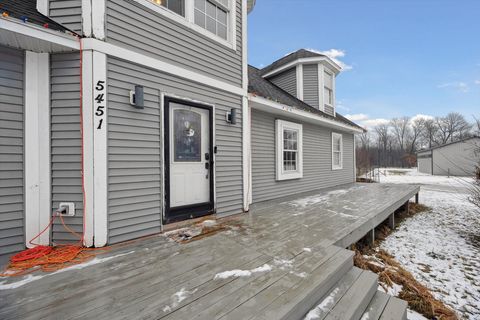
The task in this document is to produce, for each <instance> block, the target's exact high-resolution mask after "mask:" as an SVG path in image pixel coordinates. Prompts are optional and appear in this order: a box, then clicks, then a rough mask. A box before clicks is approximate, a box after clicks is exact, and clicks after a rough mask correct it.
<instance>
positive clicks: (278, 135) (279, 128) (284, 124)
mask: <svg viewBox="0 0 480 320" xmlns="http://www.w3.org/2000/svg"><path fill="white" fill-rule="evenodd" d="M285 129H290V130H295V131H297V134H298V136H297V137H298V144H297V147H298V150H297V152H298V159H297V170H296V171H287V172H285V171H284V170H283V130H285ZM275 150H276V163H275V176H276V180H277V181H281V180H291V179H300V178H302V177H303V126H302V125H301V124H300V123H295V122H290V121H285V120H279V119H277V120H275Z"/></svg>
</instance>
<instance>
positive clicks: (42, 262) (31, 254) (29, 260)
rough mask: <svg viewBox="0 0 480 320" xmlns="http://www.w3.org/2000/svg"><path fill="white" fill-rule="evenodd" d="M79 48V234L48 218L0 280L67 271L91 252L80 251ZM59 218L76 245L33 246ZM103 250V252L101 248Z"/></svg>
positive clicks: (13, 258)
mask: <svg viewBox="0 0 480 320" xmlns="http://www.w3.org/2000/svg"><path fill="white" fill-rule="evenodd" d="M78 42H79V46H80V140H81V176H82V197H83V231H82V234H81V235H80V234H78V233H77V232H75V231H73V230H72V229H71V228H70V227H68V226H67V225H66V224H65V221H64V220H63V217H62V216H61V215H56V214H55V213H54V214H53V215H52V218H51V219H50V222H49V223H48V225H47V226H46V227H45V229H43V230H42V231H41V232H40V233H39V234H38V235H36V236H35V237H34V238H33V239H32V240H30V241H29V243H30V244H31V245H35V247H33V248H30V249H27V250H24V251H22V252H20V253H17V254H16V255H14V256H12V257H11V258H10V263H9V265H8V266H7V268H6V270H5V271H4V272H3V273H0V277H11V276H20V275H24V274H27V273H30V272H33V271H36V270H43V271H56V270H59V269H63V268H66V267H69V266H71V265H74V264H79V263H82V262H85V261H87V260H89V259H91V258H92V257H93V256H94V254H92V251H93V250H98V249H95V248H86V247H84V240H85V221H86V214H85V208H86V197H85V178H84V174H83V173H84V161H83V154H84V136H83V72H82V68H83V43H82V39H81V38H78ZM57 217H59V218H60V220H61V222H62V225H63V227H64V228H65V229H66V230H67V231H68V232H70V233H71V234H73V235H74V236H75V237H76V238H78V239H79V242H78V244H74V245H67V244H60V245H56V246H44V245H39V244H37V243H34V242H33V241H34V240H35V239H37V238H38V237H40V236H41V235H42V234H43V233H45V232H46V231H47V230H49V228H50V227H51V226H52V225H53V223H54V222H55V219H56V218H57ZM101 250H106V248H101Z"/></svg>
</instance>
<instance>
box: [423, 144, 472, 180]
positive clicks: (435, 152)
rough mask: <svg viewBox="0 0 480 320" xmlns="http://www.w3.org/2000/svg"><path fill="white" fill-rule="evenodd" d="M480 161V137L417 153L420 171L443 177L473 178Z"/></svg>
mask: <svg viewBox="0 0 480 320" xmlns="http://www.w3.org/2000/svg"><path fill="white" fill-rule="evenodd" d="M479 161H480V137H472V138H467V139H463V140H459V141H455V142H451V143H447V144H444V145H441V146H437V147H433V148H431V149H427V150H421V151H419V152H418V153H417V162H418V171H419V172H422V173H428V174H432V175H441V176H447V175H450V176H472V175H473V174H474V172H475V166H476V165H478V163H479Z"/></svg>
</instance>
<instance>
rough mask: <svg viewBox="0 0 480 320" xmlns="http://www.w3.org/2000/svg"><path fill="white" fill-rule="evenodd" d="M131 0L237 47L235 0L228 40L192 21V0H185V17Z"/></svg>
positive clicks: (232, 46) (146, 2)
mask: <svg viewBox="0 0 480 320" xmlns="http://www.w3.org/2000/svg"><path fill="white" fill-rule="evenodd" d="M94 1H97V0H94ZM102 1H105V0H102ZM133 1H135V2H137V3H139V4H141V5H142V6H144V7H146V8H148V9H150V10H152V11H154V12H156V13H159V14H161V15H163V16H165V17H167V18H168V19H170V20H172V21H175V22H176V23H178V24H181V25H183V26H186V27H187V28H190V29H192V30H194V31H195V32H197V33H199V34H201V35H202V36H205V37H207V38H210V39H211V40H214V41H216V42H218V43H220V44H221V45H223V46H225V47H227V48H229V49H232V50H236V49H237V30H236V21H237V10H236V6H235V4H236V0H230V8H229V25H228V40H225V39H222V38H220V37H219V36H217V35H216V34H214V33H211V32H210V31H207V30H206V29H204V28H202V27H200V26H198V25H196V24H195V23H194V20H193V19H194V16H193V10H194V2H193V1H194V0H185V17H182V16H181V15H179V14H176V13H175V12H173V11H171V10H168V9H167V8H165V7H163V6H161V5H157V4H155V3H153V2H152V1H149V0H133ZM242 1H244V0H242Z"/></svg>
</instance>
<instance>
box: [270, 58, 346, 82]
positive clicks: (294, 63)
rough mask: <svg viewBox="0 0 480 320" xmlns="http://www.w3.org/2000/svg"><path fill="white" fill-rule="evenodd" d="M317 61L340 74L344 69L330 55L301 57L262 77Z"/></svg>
mask: <svg viewBox="0 0 480 320" xmlns="http://www.w3.org/2000/svg"><path fill="white" fill-rule="evenodd" d="M315 63H319V64H322V65H326V66H329V67H331V68H332V70H334V72H335V74H338V73H340V71H342V68H341V67H340V66H339V65H338V64H336V63H335V62H334V61H333V60H332V59H330V58H329V57H327V56H325V57H312V58H300V59H297V60H294V61H292V62H290V63H287V64H285V65H282V66H280V67H278V68H276V69H274V70H272V71H270V72H268V73H266V74H264V75H263V76H262V77H263V78H268V77H271V76H273V75H276V74H278V73H281V72H283V71H284V70H288V69H290V68H292V67H294V66H297V65H299V64H315Z"/></svg>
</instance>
